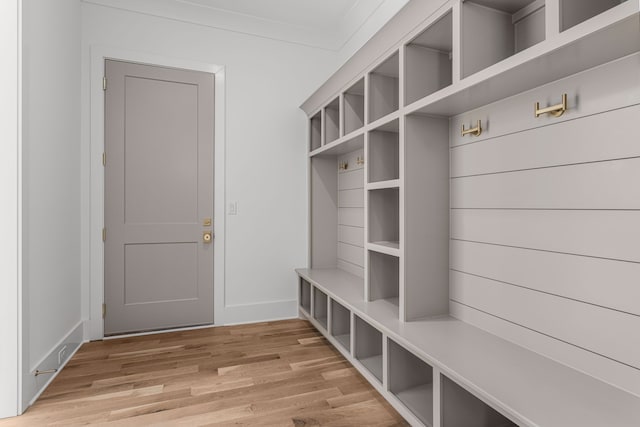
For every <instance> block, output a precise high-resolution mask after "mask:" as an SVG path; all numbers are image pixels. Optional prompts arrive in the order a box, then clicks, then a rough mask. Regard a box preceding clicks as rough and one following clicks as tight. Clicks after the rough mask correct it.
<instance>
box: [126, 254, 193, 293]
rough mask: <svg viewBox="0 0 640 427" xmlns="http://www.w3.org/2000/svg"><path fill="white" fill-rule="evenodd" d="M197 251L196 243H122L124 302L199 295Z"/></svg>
mask: <svg viewBox="0 0 640 427" xmlns="http://www.w3.org/2000/svg"><path fill="white" fill-rule="evenodd" d="M197 253H198V244H197V243H167V244H150V245H149V244H146V245H145V244H138V245H125V250H124V259H125V261H124V264H125V265H124V270H125V273H124V277H125V288H124V303H125V305H129V304H148V303H154V302H166V301H178V300H194V299H196V298H198V261H197V260H198V256H197Z"/></svg>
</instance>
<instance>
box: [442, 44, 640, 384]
mask: <svg viewBox="0 0 640 427" xmlns="http://www.w3.org/2000/svg"><path fill="white" fill-rule="evenodd" d="M639 65H640V55H638V54H636V55H632V56H630V57H627V58H623V59H622V60H619V61H615V62H612V63H610V64H606V65H604V66H601V67H598V68H596V69H593V70H589V71H586V72H583V73H581V74H578V75H576V76H572V77H569V78H566V79H563V80H560V81H558V82H554V83H552V84H549V85H546V86H544V87H541V88H538V89H535V90H532V91H529V92H526V93H523V94H520V95H517V96H515V97H512V98H508V99H506V100H503V101H500V102H497V103H494V104H491V105H488V106H485V107H483V108H480V109H477V110H475V111H471V112H467V113H464V114H462V115H460V116H457V117H454V118H452V119H451V136H450V140H451V147H452V148H451V160H450V161H451V214H450V215H451V218H450V219H451V230H450V235H451V246H450V267H451V272H450V306H451V307H450V309H451V314H452V315H454V316H455V317H459V318H460V319H462V320H464V321H467V322H470V323H473V324H475V325H476V326H479V327H481V328H483V329H487V330H489V331H490V332H493V333H496V334H498V335H500V336H503V337H504V338H506V339H508V340H511V341H515V342H517V343H519V344H521V345H524V346H526V347H528V348H530V349H532V350H534V351H536V352H539V353H542V354H545V355H548V356H549V357H552V358H554V359H556V360H558V361H560V362H562V363H565V364H567V365H570V366H573V367H575V368H577V369H579V370H581V371H584V372H586V373H588V374H591V375H593V376H596V377H598V378H600V379H603V380H605V381H607V382H609V383H611V384H614V385H616V386H618V387H621V388H623V389H625V390H628V391H630V392H632V393H635V394H637V395H640V333H639V331H640V184H639V183H640V139H639V137H638V136H637V133H636V132H635V131H634V129H635V128H636V127H637V126H638V119H640V72H639V71H638V70H639V69H640V68H638V67H639ZM621 80H622V81H624V84H621ZM563 92H565V93H566V92H569V93H570V97H569V99H570V102H569V110H568V111H567V112H566V113H565V114H564V115H563V116H562V117H560V118H553V117H547V116H544V117H541V118H538V119H536V118H535V117H534V116H533V103H534V102H536V101H540V102H541V105H542V106H546V105H550V104H553V103H554V98H559V97H560V95H561V94H562V93H563ZM556 102H557V101H556ZM525 110H526V113H525ZM478 118H481V119H483V122H484V124H485V131H484V132H483V134H482V136H481V137H480V138H477V139H474V138H470V137H466V138H462V137H461V136H460V135H459V127H460V125H461V124H462V123H465V124H471V123H473V122H474V121H475V120H477V119H478Z"/></svg>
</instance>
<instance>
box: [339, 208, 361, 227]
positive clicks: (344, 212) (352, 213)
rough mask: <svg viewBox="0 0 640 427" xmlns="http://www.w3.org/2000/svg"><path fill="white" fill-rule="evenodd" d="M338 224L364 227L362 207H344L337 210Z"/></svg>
mask: <svg viewBox="0 0 640 427" xmlns="http://www.w3.org/2000/svg"><path fill="white" fill-rule="evenodd" d="M338 224H339V225H349V226H351V227H364V209H362V208H344V209H340V210H339V211H338Z"/></svg>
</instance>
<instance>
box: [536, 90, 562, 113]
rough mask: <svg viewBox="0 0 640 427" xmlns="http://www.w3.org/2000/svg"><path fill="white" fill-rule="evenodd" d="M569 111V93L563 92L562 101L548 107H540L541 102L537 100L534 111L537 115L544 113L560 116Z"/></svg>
mask: <svg viewBox="0 0 640 427" xmlns="http://www.w3.org/2000/svg"><path fill="white" fill-rule="evenodd" d="M565 111H567V94H566V93H564V94H562V102H561V103H560V104H556V105H552V106H550V107H547V108H542V109H541V108H540V103H539V102H536V105H535V110H534V113H535V115H536V117H540V116H541V115H542V114H551V115H552V116H554V117H560V116H561V115H563V114H564V112H565Z"/></svg>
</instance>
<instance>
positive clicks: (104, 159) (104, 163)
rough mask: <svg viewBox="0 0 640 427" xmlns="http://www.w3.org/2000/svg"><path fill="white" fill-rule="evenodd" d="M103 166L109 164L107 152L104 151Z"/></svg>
mask: <svg viewBox="0 0 640 427" xmlns="http://www.w3.org/2000/svg"><path fill="white" fill-rule="evenodd" d="M102 166H107V153H102Z"/></svg>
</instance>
